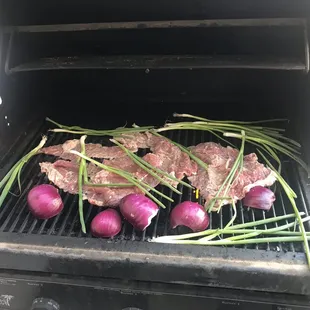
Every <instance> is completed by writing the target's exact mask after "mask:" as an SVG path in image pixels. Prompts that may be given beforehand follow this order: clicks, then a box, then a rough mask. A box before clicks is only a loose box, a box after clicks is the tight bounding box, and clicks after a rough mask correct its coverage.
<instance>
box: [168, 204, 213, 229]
mask: <svg viewBox="0 0 310 310" xmlns="http://www.w3.org/2000/svg"><path fill="white" fill-rule="evenodd" d="M209 222H210V220H209V215H208V213H207V212H206V210H205V209H204V207H203V206H201V205H200V204H198V203H196V202H191V201H184V202H182V203H180V204H178V205H177V206H175V207H174V208H173V210H172V211H171V213H170V225H171V228H176V227H177V226H186V227H188V228H190V229H191V230H192V231H193V232H198V231H203V230H205V229H207V227H208V226H209Z"/></svg>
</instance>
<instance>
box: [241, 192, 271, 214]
mask: <svg viewBox="0 0 310 310" xmlns="http://www.w3.org/2000/svg"><path fill="white" fill-rule="evenodd" d="M275 200H276V197H275V195H274V193H273V192H272V191H271V190H270V189H269V188H266V187H263V186H255V187H252V188H251V189H250V190H249V192H248V193H247V194H246V195H245V197H244V198H243V205H244V206H246V207H251V208H255V209H261V210H265V211H269V210H270V208H271V206H272V204H273V202H274V201H275Z"/></svg>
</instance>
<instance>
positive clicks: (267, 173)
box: [189, 142, 276, 210]
mask: <svg viewBox="0 0 310 310" xmlns="http://www.w3.org/2000/svg"><path fill="white" fill-rule="evenodd" d="M190 149H191V152H192V153H193V154H194V155H196V156H197V157H198V158H200V159H201V160H203V161H204V162H205V163H207V164H208V169H207V170H206V169H203V168H201V167H199V168H198V173H197V175H195V176H191V177H189V180H190V181H191V183H192V185H193V186H195V187H196V188H198V189H199V190H200V194H201V195H202V197H203V198H204V199H205V204H206V205H208V203H209V202H210V200H211V199H212V198H214V197H215V196H216V195H217V193H218V191H219V189H220V187H221V185H222V184H223V182H224V181H225V179H226V177H227V175H228V174H229V172H230V170H231V168H232V166H233V164H234V162H235V160H236V158H237V156H238V150H236V149H233V148H231V147H229V146H228V147H223V146H221V145H220V144H217V143H213V142H206V143H200V144H198V145H197V146H194V147H191V148H190ZM275 181H276V178H275V175H274V173H273V172H272V171H271V170H270V169H269V168H266V167H265V166H264V165H263V164H261V163H259V162H258V159H257V156H256V154H254V153H251V154H249V155H246V156H244V158H243V168H242V171H241V173H240V174H239V176H238V178H237V179H235V180H234V182H233V183H232V185H231V188H230V189H229V191H228V193H227V194H226V196H228V197H231V198H232V199H233V200H234V201H235V202H236V201H237V200H240V199H242V198H244V196H245V194H246V193H247V192H248V191H249V190H250V189H251V188H252V187H254V186H257V185H261V186H271V185H272V184H273V183H274V182H275ZM218 197H221V194H219V195H218ZM228 203H231V201H229V200H221V201H218V202H217V203H216V204H215V206H214V209H215V210H216V209H217V208H219V207H220V206H222V205H225V204H228Z"/></svg>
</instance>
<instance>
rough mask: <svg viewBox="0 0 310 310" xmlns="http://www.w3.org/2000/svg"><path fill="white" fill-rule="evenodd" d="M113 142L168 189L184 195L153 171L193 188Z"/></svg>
mask: <svg viewBox="0 0 310 310" xmlns="http://www.w3.org/2000/svg"><path fill="white" fill-rule="evenodd" d="M111 141H112V142H113V143H115V144H116V145H118V146H119V147H120V148H121V149H122V150H123V151H124V152H125V153H126V154H127V155H128V157H130V158H131V159H132V160H133V161H134V162H135V163H136V164H137V165H138V166H139V167H141V168H142V169H144V170H145V171H147V172H148V173H149V174H151V175H152V176H153V177H155V178H157V179H158V180H159V182H161V183H163V184H164V185H166V186H167V187H169V188H170V189H171V190H172V191H173V192H175V193H177V194H179V195H181V194H182V193H181V192H180V191H179V190H177V189H176V188H175V187H173V186H172V185H171V184H170V183H168V182H167V181H165V180H164V179H163V178H161V177H160V176H158V175H157V174H156V173H154V172H153V171H152V170H154V171H155V172H157V173H159V174H162V175H164V176H166V177H167V178H169V179H170V180H173V181H176V182H178V183H181V184H183V185H185V186H187V187H190V188H193V187H192V186H191V185H189V184H188V183H186V182H183V181H182V180H179V179H177V178H175V177H174V176H172V175H170V174H169V173H167V172H165V171H163V170H160V169H158V168H156V167H154V166H152V165H150V164H149V163H148V162H147V161H145V160H144V159H143V158H141V157H139V156H137V155H136V154H134V153H133V152H131V151H130V150H128V149H127V148H126V147H124V146H123V145H122V144H121V143H119V142H118V141H115V140H114V139H111Z"/></svg>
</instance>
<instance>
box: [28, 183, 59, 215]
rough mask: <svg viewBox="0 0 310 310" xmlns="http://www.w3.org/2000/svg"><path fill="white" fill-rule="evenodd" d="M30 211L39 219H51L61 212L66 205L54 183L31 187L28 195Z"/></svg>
mask: <svg viewBox="0 0 310 310" xmlns="http://www.w3.org/2000/svg"><path fill="white" fill-rule="evenodd" d="M27 201H28V205H29V209H30V212H31V213H32V214H33V215H34V216H35V217H37V218H39V219H45V220H46V219H49V218H51V217H53V216H55V215H57V214H59V213H60V212H61V211H62V209H63V207H64V205H63V202H62V199H61V197H60V195H59V193H58V189H57V188H56V187H54V186H53V185H49V184H41V185H37V186H35V187H34V188H32V189H31V191H30V192H29V193H28V197H27Z"/></svg>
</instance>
